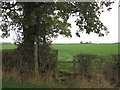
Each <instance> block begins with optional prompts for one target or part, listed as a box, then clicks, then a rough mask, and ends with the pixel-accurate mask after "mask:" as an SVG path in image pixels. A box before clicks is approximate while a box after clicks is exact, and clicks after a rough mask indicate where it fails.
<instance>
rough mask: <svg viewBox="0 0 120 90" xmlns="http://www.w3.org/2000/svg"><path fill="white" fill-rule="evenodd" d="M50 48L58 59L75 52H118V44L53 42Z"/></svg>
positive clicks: (10, 46)
mask: <svg viewBox="0 0 120 90" xmlns="http://www.w3.org/2000/svg"><path fill="white" fill-rule="evenodd" d="M119 46H120V45H119ZM15 48H17V46H16V45H2V46H0V50H1V49H2V50H5V49H15ZM52 48H54V49H57V50H58V60H59V61H70V60H73V56H75V55H77V54H94V55H110V54H118V53H120V52H118V44H53V45H52Z"/></svg>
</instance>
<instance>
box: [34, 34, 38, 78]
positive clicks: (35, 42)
mask: <svg viewBox="0 0 120 90" xmlns="http://www.w3.org/2000/svg"><path fill="white" fill-rule="evenodd" d="M37 42H38V40H37V36H36V37H35V39H34V60H35V75H36V76H38V43H37Z"/></svg>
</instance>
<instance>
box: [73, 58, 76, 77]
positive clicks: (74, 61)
mask: <svg viewBox="0 0 120 90" xmlns="http://www.w3.org/2000/svg"><path fill="white" fill-rule="evenodd" d="M73 70H74V78H75V76H76V60H75V59H73Z"/></svg>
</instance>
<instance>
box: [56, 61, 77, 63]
mask: <svg viewBox="0 0 120 90" xmlns="http://www.w3.org/2000/svg"><path fill="white" fill-rule="evenodd" d="M58 63H79V62H78V61H58Z"/></svg>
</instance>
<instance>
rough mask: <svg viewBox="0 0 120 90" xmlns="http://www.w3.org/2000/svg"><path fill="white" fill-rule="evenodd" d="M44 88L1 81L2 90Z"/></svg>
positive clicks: (7, 80) (5, 80)
mask: <svg viewBox="0 0 120 90" xmlns="http://www.w3.org/2000/svg"><path fill="white" fill-rule="evenodd" d="M45 87H47V86H45V85H41V86H38V85H30V84H26V83H20V82H18V81H12V80H9V79H6V78H4V79H3V80H2V88H45Z"/></svg>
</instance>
